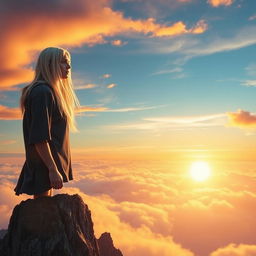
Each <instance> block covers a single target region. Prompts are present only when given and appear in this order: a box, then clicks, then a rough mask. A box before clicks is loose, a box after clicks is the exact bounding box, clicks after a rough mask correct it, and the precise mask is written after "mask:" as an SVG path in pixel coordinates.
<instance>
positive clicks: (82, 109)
mask: <svg viewBox="0 0 256 256" xmlns="http://www.w3.org/2000/svg"><path fill="white" fill-rule="evenodd" d="M159 107H162V106H152V107H129V108H119V109H111V108H107V107H87V106H81V107H80V108H79V109H77V110H76V112H77V113H82V112H131V111H143V110H149V109H155V108H159Z"/></svg>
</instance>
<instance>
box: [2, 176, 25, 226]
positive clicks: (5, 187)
mask: <svg viewBox="0 0 256 256" xmlns="http://www.w3.org/2000/svg"><path fill="white" fill-rule="evenodd" d="M14 186H15V185H14V184H13V183H12V182H9V181H8V180H6V179H0V193H1V197H0V216H1V218H0V227H1V228H6V227H7V224H8V223H9V218H10V216H11V214H12V211H13V208H14V206H15V205H16V204H18V203H20V202H21V200H25V199H27V198H28V196H25V195H22V196H19V197H17V196H16V195H15V192H14V191H13V189H14Z"/></svg>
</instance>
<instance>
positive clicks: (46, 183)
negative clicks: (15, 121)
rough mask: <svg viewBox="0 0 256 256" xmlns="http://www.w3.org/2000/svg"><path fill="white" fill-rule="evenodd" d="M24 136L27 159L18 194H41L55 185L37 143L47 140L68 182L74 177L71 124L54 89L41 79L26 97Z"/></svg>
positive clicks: (18, 184) (65, 180)
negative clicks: (60, 105) (51, 182)
mask: <svg viewBox="0 0 256 256" xmlns="http://www.w3.org/2000/svg"><path fill="white" fill-rule="evenodd" d="M23 137H24V144H25V151H26V161H25V163H24V165H23V168H22V170H21V174H20V177H19V180H18V183H17V186H16V188H15V189H14V190H15V192H16V195H19V194H22V193H26V194H29V195H35V194H40V193H42V192H44V191H46V190H49V189H51V185H50V180H49V170H48V168H47V166H46V165H45V164H44V162H43V160H42V159H41V157H40V156H39V154H38V152H37V150H36V148H35V144H36V143H40V142H45V141H47V142H48V143H49V146H50V149H51V153H52V156H53V159H54V161H55V163H56V165H57V167H58V170H59V172H60V174H61V175H62V177H63V181H64V182H68V181H69V180H72V179H73V175H72V167H71V155H70V143H69V126H68V123H67V119H66V117H65V116H62V115H61V113H60V111H59V108H58V106H57V100H56V97H55V95H54V91H53V89H52V88H51V86H49V85H48V84H44V83H37V84H35V85H34V86H33V88H32V89H31V90H30V92H29V94H28V96H27V98H26V101H25V112H24V115H23Z"/></svg>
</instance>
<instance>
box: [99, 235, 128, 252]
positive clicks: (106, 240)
mask: <svg viewBox="0 0 256 256" xmlns="http://www.w3.org/2000/svg"><path fill="white" fill-rule="evenodd" d="M98 245H99V249H100V255H101V256H123V254H122V252H121V251H120V250H119V249H116V248H115V246H114V244H113V240H112V237H111V235H110V233H107V232H105V233H103V234H102V235H101V236H100V238H99V239H98Z"/></svg>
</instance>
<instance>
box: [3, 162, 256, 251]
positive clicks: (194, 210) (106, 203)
mask: <svg viewBox="0 0 256 256" xmlns="http://www.w3.org/2000/svg"><path fill="white" fill-rule="evenodd" d="M0 160H1V162H3V163H4V164H2V165H0V173H1V174H5V175H6V177H8V175H9V176H11V178H10V179H11V180H12V179H13V178H12V177H13V176H15V175H16V177H17V175H18V172H19V170H20V169H21V168H20V167H21V165H20V163H21V162H20V163H19V161H18V160H16V159H9V160H8V159H2V158H1V159H0ZM17 163H19V164H17ZM73 169H74V177H75V180H74V181H71V182H69V183H65V185H64V188H63V189H62V190H61V191H57V190H55V193H56V192H60V193H69V194H74V193H78V194H79V195H81V196H82V198H83V200H84V202H85V203H86V204H88V206H89V208H90V210H91V213H92V218H93V222H94V230H95V234H96V236H97V237H99V236H100V234H101V233H103V232H105V231H107V232H110V233H111V235H112V237H113V240H114V243H115V245H116V246H117V247H118V248H120V249H121V250H122V252H123V253H124V254H125V255H127V256H130V255H133V256H141V255H149V256H157V255H164V256H169V255H179V256H192V255H209V253H210V252H218V248H219V249H221V248H220V247H223V246H224V245H226V244H230V243H235V244H238V243H241V241H242V242H243V243H244V244H253V243H255V238H254V230H253V229H252V228H251V227H254V226H255V225H256V220H255V216H254V213H255V208H256V194H255V181H254V178H253V177H254V176H255V166H254V162H252V163H251V165H248V163H246V164H245V163H244V162H243V163H240V164H239V162H232V163H225V164H224V165H223V166H218V168H216V169H215V170H214V172H213V173H214V176H213V177H212V178H211V180H209V181H208V182H206V183H204V184H203V183H201V184H195V183H193V182H192V181H191V180H189V177H188V176H187V174H186V169H187V165H186V163H184V161H181V162H178V161H176V160H175V161H168V162H165V163H164V162H162V161H131V160H128V161H104V160H99V159H94V160H88V158H86V160H85V157H82V158H80V159H79V160H78V159H77V160H73ZM252 175H254V176H252ZM14 183H15V181H10V180H9V178H5V180H4V179H1V182H0V192H1V195H2V196H1V198H0V205H1V207H0V213H2V214H3V216H4V219H3V220H2V219H1V220H0V223H1V225H2V226H1V227H6V225H7V223H8V215H10V214H11V210H12V208H13V207H14V205H15V204H16V203H19V202H20V201H19V200H21V197H17V196H14V193H13V187H14ZM24 198H25V197H24ZM15 200H16V201H15ZM1 216H2V215H1ZM120 237H122V238H123V239H119V238H120ZM190 251H193V252H194V253H192V252H190ZM230 251H231V252H233V251H232V250H230ZM239 251H242V250H239ZM245 252H252V250H251V251H250V250H248V249H246V250H245ZM234 253H235V251H234ZM217 255H218V254H217ZM220 255H221V256H222V254H220ZM223 255H225V254H223ZM226 255H232V254H226ZM234 255H235V254H234ZM238 255H239V254H238ZM241 255H243V254H241ZM245 255H246V256H248V255H251V254H250V253H247V254H245ZM252 255H253V254H252ZM211 256H212V255H211ZM213 256H215V255H213ZM218 256H219V255H218ZM243 256H244V255H243Z"/></svg>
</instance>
